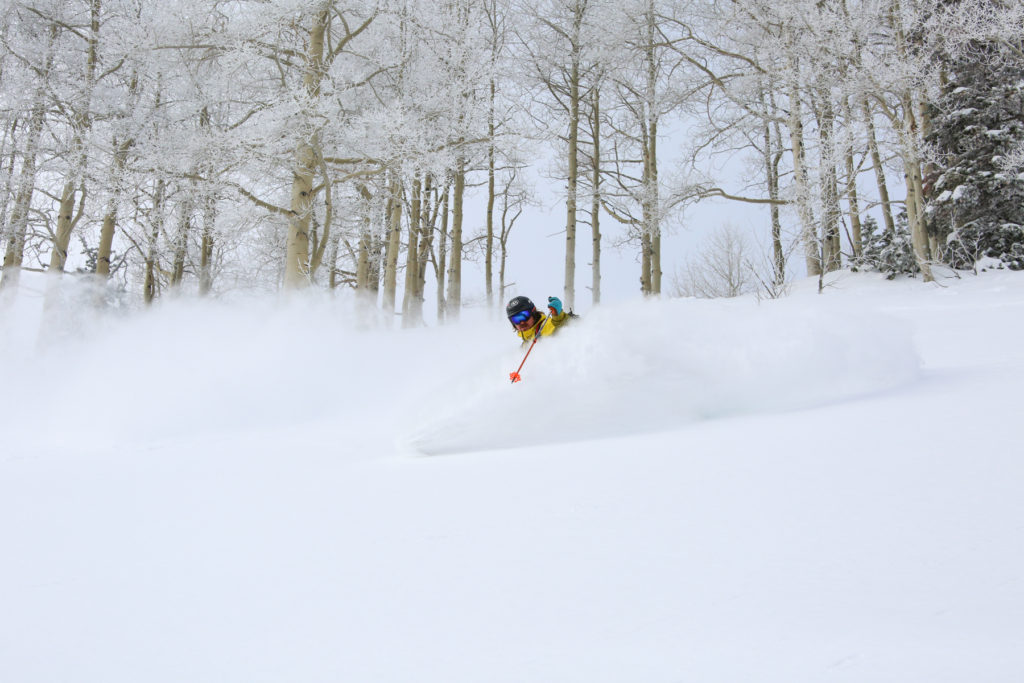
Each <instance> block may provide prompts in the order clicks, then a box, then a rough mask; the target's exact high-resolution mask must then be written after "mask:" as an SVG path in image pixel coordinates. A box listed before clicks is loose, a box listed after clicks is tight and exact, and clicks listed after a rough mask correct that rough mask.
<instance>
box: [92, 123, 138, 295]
mask: <svg viewBox="0 0 1024 683" xmlns="http://www.w3.org/2000/svg"><path fill="white" fill-rule="evenodd" d="M130 147H131V141H130V140H124V141H122V142H120V143H119V142H117V140H115V141H114V166H113V171H112V172H111V179H110V181H111V185H112V186H113V187H112V188H111V196H110V200H109V201H108V202H107V210H106V213H104V214H103V224H102V227H101V228H100V242H99V248H98V249H97V252H96V271H95V272H96V274H97V275H99V276H101V277H103V278H107V277H109V276H110V259H111V256H112V253H113V248H114V233H115V231H116V230H117V204H118V201H119V200H120V197H121V172H122V171H123V170H124V165H125V163H126V161H127V156H128V149H129V148H130Z"/></svg>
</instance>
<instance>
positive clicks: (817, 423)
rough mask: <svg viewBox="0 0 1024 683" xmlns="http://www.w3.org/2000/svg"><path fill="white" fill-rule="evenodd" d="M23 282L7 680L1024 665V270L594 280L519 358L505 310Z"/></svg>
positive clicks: (453, 678)
mask: <svg viewBox="0 0 1024 683" xmlns="http://www.w3.org/2000/svg"><path fill="white" fill-rule="evenodd" d="M33 284H34V281H32V280H29V281H28V282H27V283H26V285H25V289H24V290H23V291H22V292H21V296H20V297H19V299H18V301H17V303H16V305H15V306H14V307H13V308H11V307H8V308H7V309H5V310H3V311H2V312H0V315H2V316H3V322H4V325H3V330H2V332H0V352H2V354H3V355H2V358H3V361H2V362H3V366H2V368H3V370H2V383H3V390H2V392H0V438H2V440H3V450H2V453H0V547H3V549H4V556H3V561H2V562H0V680H2V681H12V682H19V683H22V682H24V683H37V682H39V683H41V682H44V681H46V682H50V681H74V682H97V683H99V682H102V683H118V682H122V681H123V682H125V683H127V682H132V683H134V682H137V681H146V682H147V683H155V682H167V683H172V682H173V683H180V682H185V681H187V682H189V683H197V682H209V683H225V682H238V683H243V682H244V683H252V682H257V681H267V682H278V681H280V682H289V683H291V682H296V681H301V682H307V681H308V682H313V681H324V682H327V681H332V682H334V681H367V682H370V681H372V682H374V683H377V682H391V681H394V682H409V681H417V682H423V683H432V682H434V681H437V682H444V683H456V682H463V681H464V682H467V683H470V682H473V683H476V682H478V681H487V682H488V683H495V682H503V681H508V682H510V683H511V682H516V683H519V682H523V681H531V682H533V681H536V682H542V681H543V682H546V681H551V682H558V683H564V682H567V681H580V682H584V681H585V682H587V683H594V682H601V681H608V682H622V683H635V682H647V681H652V682H653V681H659V682H661V681H664V682H666V683H668V682H676V681H701V682H702V683H707V682H718V681H720V682H722V683H733V682H736V681H758V682H774V681H778V682H780V683H783V682H785V683H793V682H799V681H808V682H812V681H813V682H817V681H826V680H827V681H871V682H875V681H900V682H906V681H921V682H925V681H927V682H928V683H934V682H937V681H971V682H973V681H986V682H991V681H996V682H1000V681H1006V682H1007V683H1009V682H1011V681H1013V682H1016V681H1020V680H1024V648H1022V647H1020V645H1021V643H1022V642H1024V617H1022V616H1021V615H1024V544H1022V536H1024V497H1022V496H1021V495H1020V489H1021V485H1022V484H1024V462H1022V459H1021V454H1022V451H1024V449H1022V448H1021V446H1020V445H1019V444H1020V429H1019V418H1018V415H1019V413H1020V408H1019V398H1018V396H1019V387H1020V386H1021V382H1022V380H1024V347H1022V346H1021V344H1020V340H1021V338H1022V336H1024V315H1022V314H1024V277H1022V276H1020V275H1018V274H1013V273H998V274H996V273H988V274H985V275H983V276H982V277H969V278H966V279H962V280H947V281H944V282H943V283H942V284H941V285H924V284H922V283H920V282H914V281H910V282H897V283H890V282H884V281H880V280H878V279H877V278H876V277H873V276H867V275H860V276H850V275H846V276H843V277H842V278H841V279H839V280H838V281H837V282H836V283H834V285H833V286H832V287H830V288H829V289H828V290H827V291H826V293H825V294H824V295H820V296H819V295H817V294H814V293H812V292H810V291H802V290H800V289H798V290H797V291H796V292H794V293H793V295H792V296H790V297H788V298H786V299H783V300H780V301H768V302H762V303H760V304H758V303H757V302H755V301H752V300H741V301H732V302H717V301H716V302H707V301H689V300H683V301H666V302H639V301H638V302H635V303H634V304H632V305H628V306H617V307H608V308H603V309H600V310H595V311H593V312H590V313H589V314H587V315H586V316H585V318H584V320H583V321H582V322H581V323H580V324H578V325H576V326H575V327H573V328H569V329H566V330H565V332H564V333H563V334H561V335H560V336H559V337H557V338H554V339H551V340H545V342H543V343H542V344H540V345H538V346H537V348H536V349H535V350H534V352H533V354H532V355H531V357H530V359H529V361H528V362H527V365H526V366H525V367H524V368H523V381H522V382H521V383H519V384H516V385H514V386H512V385H510V384H509V383H508V373H509V371H511V370H513V369H515V367H516V366H517V365H518V362H519V359H520V357H521V353H522V351H521V350H520V349H519V348H518V347H517V345H516V340H515V339H514V337H513V336H512V334H511V332H510V330H509V329H508V327H507V324H506V323H504V321H501V320H498V321H487V320H482V319H477V320H473V319H472V315H468V316H467V318H470V319H469V320H468V321H467V322H465V323H463V324H461V325H458V326H451V327H445V328H432V329H420V330H406V331H397V330H396V331H381V330H379V329H377V328H375V327H370V326H367V325H363V326H362V327H363V328H364V329H355V328H358V327H360V322H361V321H360V320H359V315H358V314H357V312H356V311H355V310H354V309H352V308H351V307H350V306H349V305H348V304H347V303H346V302H325V301H304V302H301V303H300V302H292V303H291V304H289V305H288V306H284V305H281V304H277V305H270V304H265V303H253V302H233V303H232V304H231V305H227V304H208V305H205V306H196V305H195V304H194V303H187V302H168V303H166V304H164V305H162V306H160V307H158V308H157V309H156V310H153V311H149V312H146V313H142V314H134V315H130V316H125V317H122V318H117V319H111V318H105V319H103V320H102V321H101V322H100V323H97V322H95V321H92V320H90V319H89V318H88V317H79V318H77V319H71V322H64V323H61V324H52V323H49V324H45V325H39V324H37V323H38V315H37V311H38V308H39V306H36V305H34V304H38V303H39V300H38V299H36V298H34V295H36V296H40V297H41V293H40V292H38V290H37V289H34V288H33ZM39 329H42V332H39V331H38V330H39ZM427 454H444V456H445V457H424V455H427Z"/></svg>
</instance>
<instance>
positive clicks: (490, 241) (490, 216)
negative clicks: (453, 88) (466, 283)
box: [484, 59, 495, 308]
mask: <svg viewBox="0 0 1024 683" xmlns="http://www.w3.org/2000/svg"><path fill="white" fill-rule="evenodd" d="M492 64H493V59H492ZM494 99H495V83H494V78H491V80H490V106H489V108H488V110H487V139H488V144H487V236H486V244H485V245H484V288H485V290H486V294H487V307H488V308H492V307H493V306H494V268H493V264H494V193H495V187H494V152H495V151H494V132H495V129H494Z"/></svg>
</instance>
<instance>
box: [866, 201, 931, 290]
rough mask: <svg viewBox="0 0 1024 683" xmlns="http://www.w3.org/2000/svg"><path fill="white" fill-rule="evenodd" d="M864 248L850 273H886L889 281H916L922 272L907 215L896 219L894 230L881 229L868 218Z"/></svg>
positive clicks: (904, 213) (903, 214) (900, 214)
mask: <svg viewBox="0 0 1024 683" xmlns="http://www.w3.org/2000/svg"><path fill="white" fill-rule="evenodd" d="M862 230H863V234H864V244H863V246H862V249H861V252H860V255H858V256H855V257H854V258H852V259H851V260H850V270H852V271H854V272H857V271H858V270H876V271H878V272H879V273H885V277H886V279H888V280H892V279H894V278H895V277H896V276H897V275H909V276H911V277H913V276H914V275H916V274H917V273H919V272H921V269H920V267H918V265H917V259H916V258H914V245H913V243H912V242H911V239H910V228H909V227H908V226H907V212H906V211H901V212H900V213H899V215H897V216H896V222H895V225H894V226H893V229H892V230H889V229H888V228H882V229H881V230H880V229H879V227H878V221H876V220H875V219H874V217H873V216H867V217H865V218H864V225H863V228H862Z"/></svg>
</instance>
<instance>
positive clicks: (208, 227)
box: [199, 192, 217, 296]
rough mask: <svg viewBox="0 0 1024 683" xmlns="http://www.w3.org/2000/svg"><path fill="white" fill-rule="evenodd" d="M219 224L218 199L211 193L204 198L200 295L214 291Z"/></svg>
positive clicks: (200, 250)
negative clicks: (216, 236) (215, 246)
mask: <svg viewBox="0 0 1024 683" xmlns="http://www.w3.org/2000/svg"><path fill="white" fill-rule="evenodd" d="M216 224H217V198H216V197H215V196H214V195H213V194H212V192H211V193H208V194H207V195H206V196H204V197H203V239H202V243H201V245H200V247H199V295H200V296H206V295H207V294H209V293H210V290H212V289H213V249H214V245H215V239H216V238H215V237H214V229H215V228H216Z"/></svg>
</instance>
